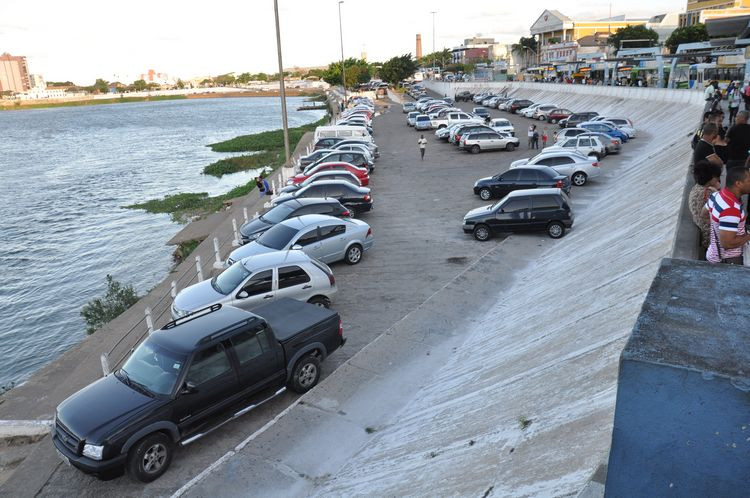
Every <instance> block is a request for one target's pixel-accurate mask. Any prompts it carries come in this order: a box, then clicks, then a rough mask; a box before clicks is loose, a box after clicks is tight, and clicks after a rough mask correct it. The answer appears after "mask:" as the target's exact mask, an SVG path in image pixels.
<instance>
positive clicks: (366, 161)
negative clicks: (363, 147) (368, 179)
mask: <svg viewBox="0 0 750 498" xmlns="http://www.w3.org/2000/svg"><path fill="white" fill-rule="evenodd" d="M323 163H349V164H353V165H354V166H359V167H360V168H366V169H367V171H368V172H369V173H372V172H373V170H374V169H375V162H374V161H373V159H372V157H371V156H369V155H367V154H365V153H364V152H357V151H354V150H334V151H333V152H331V153H330V154H325V155H324V156H323V157H321V158H320V159H318V160H316V161H315V162H314V163H311V164H309V165H308V166H307V167H306V168H305V169H308V168H310V167H312V166H317V165H319V164H323Z"/></svg>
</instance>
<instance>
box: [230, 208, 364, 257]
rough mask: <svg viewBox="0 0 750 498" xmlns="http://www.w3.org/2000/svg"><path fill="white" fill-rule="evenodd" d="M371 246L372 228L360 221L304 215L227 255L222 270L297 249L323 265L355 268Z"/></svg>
mask: <svg viewBox="0 0 750 498" xmlns="http://www.w3.org/2000/svg"><path fill="white" fill-rule="evenodd" d="M372 244H373V236H372V228H370V225H368V224H367V223H365V222H364V221H362V220H356V219H345V220H342V219H340V218H334V217H333V216H327V215H322V214H307V215H305V216H299V217H297V218H292V219H289V220H286V221H282V222H281V223H279V224H277V225H274V226H273V227H271V228H269V229H268V230H267V231H266V232H265V233H264V234H263V235H261V236H260V237H258V238H257V239H256V240H254V241H252V242H250V243H249V244H245V245H244V246H241V247H238V248H237V249H235V250H234V251H232V252H231V253H230V254H229V258H227V261H226V264H225V266H227V267H228V266H231V265H232V263H234V262H235V261H239V260H241V259H243V258H247V257H249V256H255V255H258V254H265V253H267V252H273V251H288V250H290V249H299V250H302V251H304V252H305V254H307V255H308V256H310V257H311V258H315V259H318V260H320V261H323V262H324V263H332V262H334V261H341V260H342V259H343V260H344V261H345V262H346V263H347V264H350V265H355V264H357V263H359V262H360V261H361V260H362V255H363V254H364V252H365V251H367V250H369V249H370V248H371V247H372Z"/></svg>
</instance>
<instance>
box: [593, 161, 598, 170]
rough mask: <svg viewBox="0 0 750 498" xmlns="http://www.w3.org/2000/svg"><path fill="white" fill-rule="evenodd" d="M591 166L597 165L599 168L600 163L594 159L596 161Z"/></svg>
mask: <svg viewBox="0 0 750 498" xmlns="http://www.w3.org/2000/svg"><path fill="white" fill-rule="evenodd" d="M591 166H596V167H597V168H598V167H599V163H598V162H596V161H594V162H593V163H592V164H591Z"/></svg>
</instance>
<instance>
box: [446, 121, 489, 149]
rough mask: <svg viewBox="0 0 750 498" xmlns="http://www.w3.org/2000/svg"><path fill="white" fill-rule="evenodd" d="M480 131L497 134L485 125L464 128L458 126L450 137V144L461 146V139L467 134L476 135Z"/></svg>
mask: <svg viewBox="0 0 750 498" xmlns="http://www.w3.org/2000/svg"><path fill="white" fill-rule="evenodd" d="M480 131H487V132H494V133H496V132H495V130H493V129H492V128H490V127H489V126H487V125H483V124H468V125H463V126H458V127H456V128H455V130H454V131H453V132H451V134H450V135H449V136H448V142H450V143H452V144H455V145H459V144H460V143H461V137H462V136H464V135H465V134H467V133H474V132H480Z"/></svg>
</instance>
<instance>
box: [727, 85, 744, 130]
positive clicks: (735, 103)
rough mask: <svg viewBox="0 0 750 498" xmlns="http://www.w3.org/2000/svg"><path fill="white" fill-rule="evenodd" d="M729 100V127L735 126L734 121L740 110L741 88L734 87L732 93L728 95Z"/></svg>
mask: <svg viewBox="0 0 750 498" xmlns="http://www.w3.org/2000/svg"><path fill="white" fill-rule="evenodd" d="M728 98H729V126H732V125H733V124H734V119H735V117H736V116H737V112H738V111H739V110H740V102H741V101H742V95H740V89H739V87H733V88H732V92H731V93H729V94H728Z"/></svg>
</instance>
